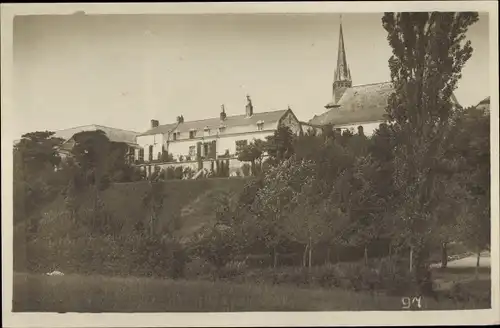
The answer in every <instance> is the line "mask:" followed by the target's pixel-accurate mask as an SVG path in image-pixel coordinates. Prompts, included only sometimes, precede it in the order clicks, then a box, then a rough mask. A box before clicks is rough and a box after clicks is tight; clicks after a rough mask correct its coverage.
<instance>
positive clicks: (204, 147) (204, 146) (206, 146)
mask: <svg viewBox="0 0 500 328" xmlns="http://www.w3.org/2000/svg"><path fill="white" fill-rule="evenodd" d="M209 146H210V144H207V143H206V144H203V156H204V157H208V152H209Z"/></svg>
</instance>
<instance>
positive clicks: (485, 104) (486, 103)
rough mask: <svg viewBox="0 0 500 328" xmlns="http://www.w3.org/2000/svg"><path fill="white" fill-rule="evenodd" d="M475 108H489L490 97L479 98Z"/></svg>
mask: <svg viewBox="0 0 500 328" xmlns="http://www.w3.org/2000/svg"><path fill="white" fill-rule="evenodd" d="M476 108H478V109H483V110H490V97H487V98H485V99H483V100H481V101H480V102H479V104H477V105H476Z"/></svg>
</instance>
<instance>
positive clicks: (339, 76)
mask: <svg viewBox="0 0 500 328" xmlns="http://www.w3.org/2000/svg"><path fill="white" fill-rule="evenodd" d="M335 81H351V73H350V71H349V67H348V66H347V56H346V53H345V46H344V33H343V31H342V15H340V33H339V48H338V54H337V69H336V70H335Z"/></svg>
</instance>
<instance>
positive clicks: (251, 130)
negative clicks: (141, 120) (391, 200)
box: [56, 24, 489, 174]
mask: <svg viewBox="0 0 500 328" xmlns="http://www.w3.org/2000/svg"><path fill="white" fill-rule="evenodd" d="M392 92H393V87H392V84H391V83H390V82H383V83H374V84H365V85H354V86H353V84H352V78H351V72H350V69H349V66H348V63H347V56H346V51H345V46H344V37H343V32H342V24H341V25H340V34H339V44H338V56H337V65H336V69H335V73H334V81H333V84H332V95H331V97H332V98H331V101H330V102H328V103H327V104H326V105H325V109H326V111H325V112H324V113H322V114H321V115H317V116H316V115H315V116H314V117H313V118H312V119H310V120H309V121H308V122H302V121H299V120H298V119H297V116H296V115H295V114H294V112H293V110H292V109H291V108H289V107H288V108H287V109H282V110H274V111H265V110H264V111H259V110H256V109H255V108H254V106H253V104H252V100H251V98H250V96H247V104H246V106H245V108H244V109H243V108H242V111H241V114H238V115H227V114H226V110H225V108H224V105H222V106H221V109H220V112H219V115H218V116H215V117H212V118H206V119H201V120H196V121H185V120H184V117H183V116H182V115H180V116H178V117H177V120H176V121H175V122H171V123H166V124H160V122H159V121H158V120H157V119H151V121H150V128H149V129H148V130H147V131H144V132H142V133H140V132H134V131H127V130H122V129H116V128H111V127H106V126H100V125H88V126H81V127H76V128H71V129H66V130H62V131H57V132H56V136H57V137H60V138H63V139H64V140H66V141H65V143H64V144H63V146H62V147H61V150H60V151H61V154H62V155H63V156H66V155H67V154H69V152H70V150H71V148H72V146H73V143H74V141H73V139H72V137H73V135H75V134H76V133H78V132H82V131H95V130H102V131H103V132H104V133H106V135H107V136H108V138H109V139H110V140H111V141H112V142H122V143H125V144H126V145H127V146H128V149H129V157H130V158H131V159H133V162H134V163H135V165H138V166H139V167H140V168H142V169H143V170H146V172H147V174H150V173H151V172H152V170H153V169H154V167H157V166H159V167H160V168H166V167H168V166H174V167H175V166H184V167H186V166H187V167H191V168H192V169H194V170H195V171H200V170H202V169H207V168H208V167H210V166H213V164H212V162H213V161H216V160H219V159H221V158H224V159H225V160H226V161H227V162H229V167H230V171H231V172H233V173H234V172H235V171H238V170H239V169H240V167H241V165H243V163H241V162H239V161H238V160H237V158H236V154H237V153H238V151H239V150H240V149H242V148H243V147H244V146H246V145H248V144H249V143H251V142H252V141H254V140H256V139H261V140H265V139H266V137H267V136H270V135H273V134H274V132H275V131H276V130H277V129H278V128H279V127H280V126H287V127H288V128H290V130H291V131H292V132H293V133H294V134H297V135H298V134H300V133H308V132H315V133H321V132H322V129H323V127H325V126H327V125H333V126H334V128H335V129H340V130H346V129H347V130H351V131H353V132H357V131H359V130H362V131H363V133H364V134H365V135H367V136H370V135H372V134H373V133H374V131H375V130H376V129H377V128H378V127H379V125H380V123H382V122H383V121H384V120H385V108H386V105H387V101H388V98H389V96H390V94H391V93H392ZM452 101H453V103H454V105H455V106H457V107H458V106H460V105H459V103H458V101H457V100H456V98H455V97H454V96H453V97H452ZM486 102H488V104H487V105H488V106H489V98H487V99H485V100H484V101H482V102H481V104H480V105H481V106H484V105H485V104H486ZM199 159H201V160H202V163H201V164H200V160H199Z"/></svg>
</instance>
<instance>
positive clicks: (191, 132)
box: [189, 129, 196, 139]
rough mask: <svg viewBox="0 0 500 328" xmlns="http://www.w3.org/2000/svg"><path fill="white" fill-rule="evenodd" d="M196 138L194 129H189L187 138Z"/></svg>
mask: <svg viewBox="0 0 500 328" xmlns="http://www.w3.org/2000/svg"><path fill="white" fill-rule="evenodd" d="M194 138H196V130H194V129H191V130H189V139H194Z"/></svg>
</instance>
